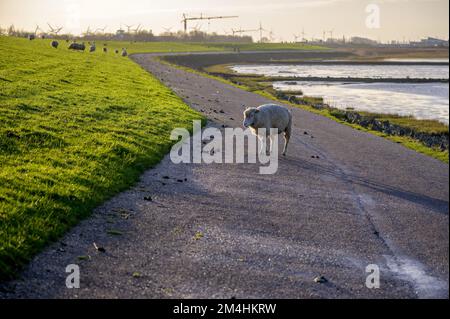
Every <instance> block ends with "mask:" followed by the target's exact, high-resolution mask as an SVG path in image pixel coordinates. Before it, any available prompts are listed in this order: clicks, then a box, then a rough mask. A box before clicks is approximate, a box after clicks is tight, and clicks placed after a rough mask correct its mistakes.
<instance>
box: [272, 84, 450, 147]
mask: <svg viewBox="0 0 450 319" xmlns="http://www.w3.org/2000/svg"><path fill="white" fill-rule="evenodd" d="M276 97H277V98H279V99H282V100H286V101H289V102H291V103H294V104H298V105H300V104H305V100H304V99H302V98H299V97H297V96H296V95H290V94H286V93H284V92H280V91H277V93H276ZM307 104H308V105H309V106H311V107H313V108H314V109H317V110H323V109H327V110H328V111H329V112H330V114H331V115H332V116H334V117H336V118H338V119H339V120H342V121H345V122H347V123H350V124H358V125H360V126H362V127H364V128H367V129H371V130H374V131H377V132H381V133H384V134H388V135H393V136H403V137H409V138H412V139H415V140H418V141H420V142H421V143H422V144H424V145H425V146H427V147H431V148H439V149H440V150H441V151H448V149H449V132H445V133H425V132H419V131H416V130H414V129H412V128H409V127H403V126H401V125H397V124H393V123H391V122H389V121H388V120H380V119H377V118H376V116H367V115H363V114H361V113H358V112H356V111H354V110H341V109H338V108H334V107H331V106H329V105H327V104H325V103H315V104H314V103H307Z"/></svg>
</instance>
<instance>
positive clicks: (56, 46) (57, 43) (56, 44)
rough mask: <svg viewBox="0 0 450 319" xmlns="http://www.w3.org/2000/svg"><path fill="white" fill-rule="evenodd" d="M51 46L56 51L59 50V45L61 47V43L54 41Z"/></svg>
mask: <svg viewBox="0 0 450 319" xmlns="http://www.w3.org/2000/svg"><path fill="white" fill-rule="evenodd" d="M50 45H51V46H52V47H54V48H55V49H57V48H58V45H59V42H58V41H56V40H53V41H52V42H51V43H50Z"/></svg>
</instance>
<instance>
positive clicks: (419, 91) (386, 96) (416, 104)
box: [274, 82, 449, 124]
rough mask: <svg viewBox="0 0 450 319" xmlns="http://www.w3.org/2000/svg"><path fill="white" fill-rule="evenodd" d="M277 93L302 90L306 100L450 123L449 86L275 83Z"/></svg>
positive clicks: (444, 84)
mask: <svg viewBox="0 0 450 319" xmlns="http://www.w3.org/2000/svg"><path fill="white" fill-rule="evenodd" d="M274 88H275V89H277V90H302V91H303V94H304V95H306V96H318V97H323V98H324V100H325V103H327V104H329V105H331V106H334V107H337V108H340V109H346V108H354V109H355V110H359V111H368V112H374V113H385V114H399V115H410V116H414V117H415V118H418V119H431V120H438V121H440V122H442V123H445V124H448V123H449V85H448V84H447V83H425V84H405V83H348V84H345V83H338V84H336V83H332V84H330V83H325V82H297V85H288V84H286V83H285V82H276V83H274Z"/></svg>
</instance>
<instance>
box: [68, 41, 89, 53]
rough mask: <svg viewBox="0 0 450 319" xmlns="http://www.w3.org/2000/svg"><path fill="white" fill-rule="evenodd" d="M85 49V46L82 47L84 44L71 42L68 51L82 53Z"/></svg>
mask: <svg viewBox="0 0 450 319" xmlns="http://www.w3.org/2000/svg"><path fill="white" fill-rule="evenodd" d="M85 49H86V46H85V45H84V43H76V42H72V43H71V44H70V45H69V50H77V51H84V50H85Z"/></svg>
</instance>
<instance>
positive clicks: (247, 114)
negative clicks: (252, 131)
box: [243, 107, 259, 127]
mask: <svg viewBox="0 0 450 319" xmlns="http://www.w3.org/2000/svg"><path fill="white" fill-rule="evenodd" d="M258 113H259V110H258V109H257V108H254V107H251V108H248V109H246V110H245V111H244V123H243V124H244V127H252V126H254V125H255V123H256V118H257V116H258Z"/></svg>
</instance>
